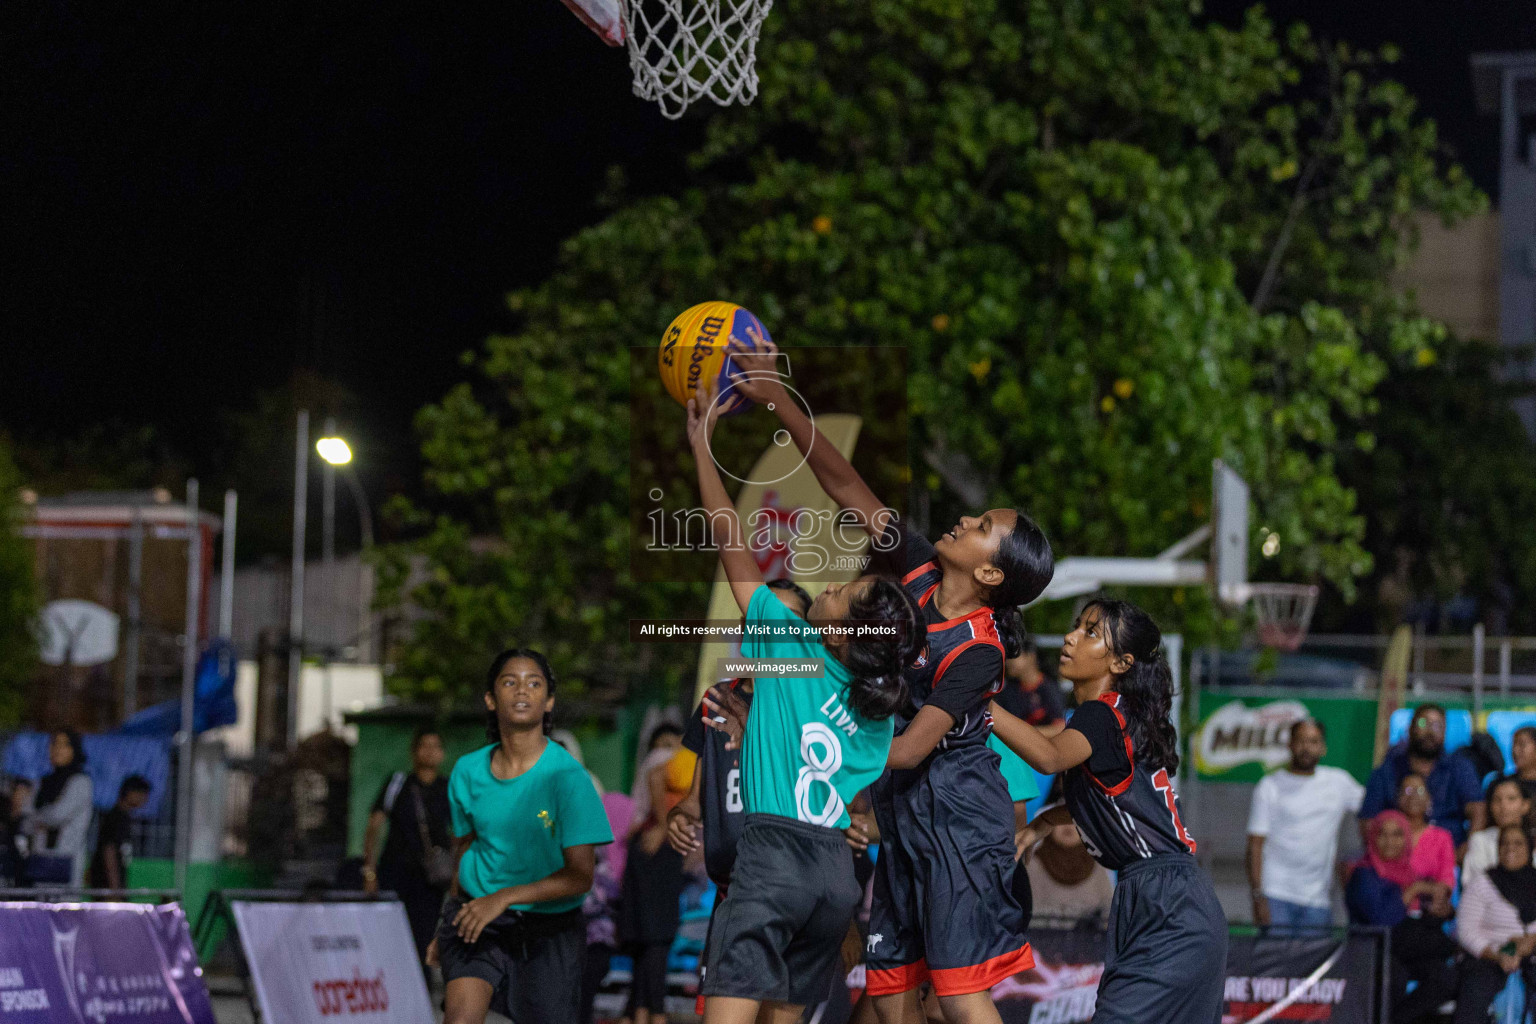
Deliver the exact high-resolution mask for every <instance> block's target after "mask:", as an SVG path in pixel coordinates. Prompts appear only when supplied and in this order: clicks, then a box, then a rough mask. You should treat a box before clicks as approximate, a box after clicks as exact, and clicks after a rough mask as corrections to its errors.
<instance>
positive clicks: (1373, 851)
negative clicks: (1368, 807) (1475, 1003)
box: [1344, 811, 1457, 1024]
mask: <svg viewBox="0 0 1536 1024" xmlns="http://www.w3.org/2000/svg"><path fill="white" fill-rule="evenodd" d="M1409 834H1410V826H1409V822H1408V819H1407V817H1406V816H1404V815H1403V813H1402V812H1401V811H1382V812H1381V813H1380V814H1378V815H1376V817H1374V818H1372V819H1371V820H1370V821H1369V822H1367V823H1366V827H1365V835H1366V850H1365V857H1364V858H1363V859H1362V860H1361V861H1360V862H1359V863H1358V864H1356V865H1355V867H1354V869H1353V870H1352V871H1351V872H1350V876H1349V882H1348V883H1347V884H1346V885H1345V887H1344V902H1345V903H1346V904H1347V905H1348V907H1349V916H1350V920H1351V921H1353V922H1354V923H1355V924H1364V925H1376V926H1378V927H1384V928H1391V929H1392V965H1391V986H1392V987H1391V992H1392V1013H1391V1021H1392V1024H1410V1022H1412V1021H1416V1020H1419V1019H1420V1018H1421V1017H1425V1016H1428V1015H1431V1014H1433V1013H1434V1012H1435V1011H1436V1010H1437V1009H1438V1008H1439V1006H1440V1004H1441V1003H1443V1002H1445V1001H1446V1000H1447V999H1449V998H1450V997H1451V996H1452V995H1453V994H1454V993H1455V991H1456V982H1457V977H1456V968H1455V966H1454V965H1453V964H1452V963H1451V961H1452V960H1453V959H1454V958H1455V956H1456V953H1457V950H1456V944H1455V943H1454V942H1452V941H1451V940H1450V939H1449V938H1447V937H1446V934H1445V932H1444V931H1443V930H1442V929H1441V927H1440V925H1441V921H1440V919H1439V918H1436V917H1433V916H1424V915H1423V912H1422V911H1421V909H1420V905H1421V903H1423V902H1424V901H1425V900H1426V898H1429V899H1431V900H1432V899H1433V898H1434V896H1435V895H1436V894H1437V893H1438V892H1439V889H1438V886H1439V883H1438V882H1437V881H1434V880H1431V879H1427V878H1421V877H1419V876H1418V875H1417V873H1416V872H1415V871H1414V867H1413V864H1412V863H1411V854H1410V850H1409V847H1408V840H1409ZM1410 982H1417V986H1416V987H1415V988H1414V990H1413V991H1412V992H1411V993H1410V992H1408V984H1409V983H1410Z"/></svg>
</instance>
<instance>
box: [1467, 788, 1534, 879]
mask: <svg viewBox="0 0 1536 1024" xmlns="http://www.w3.org/2000/svg"><path fill="white" fill-rule="evenodd" d="M1530 813H1531V802H1530V800H1528V799H1527V798H1526V795H1525V789H1524V788H1523V787H1522V786H1521V785H1520V780H1519V779H1517V778H1515V777H1514V776H1513V775H1506V776H1505V777H1504V778H1502V779H1499V780H1498V781H1497V782H1495V783H1494V784H1493V785H1492V786H1490V787H1489V789H1488V816H1489V817H1490V818H1492V819H1493V824H1492V825H1491V826H1490V827H1489V828H1485V829H1483V830H1482V831H1481V832H1474V833H1472V834H1471V835H1470V836H1468V837H1467V856H1466V858H1465V859H1464V860H1462V862H1461V891H1462V892H1466V891H1467V890H1468V889H1470V888H1472V882H1473V881H1474V880H1475V879H1476V878H1477V877H1478V876H1479V875H1484V874H1487V873H1488V871H1489V870H1490V869H1491V868H1493V867H1494V866H1495V865H1497V864H1498V863H1499V831H1500V830H1501V829H1505V828H1508V827H1509V826H1511V825H1523V824H1524V823H1525V819H1526V818H1527V817H1529V816H1530Z"/></svg>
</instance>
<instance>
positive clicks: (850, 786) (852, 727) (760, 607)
mask: <svg viewBox="0 0 1536 1024" xmlns="http://www.w3.org/2000/svg"><path fill="white" fill-rule="evenodd" d="M746 625H747V632H746V634H745V635H744V636H743V638H742V644H741V654H742V657H744V658H805V659H810V658H821V659H823V662H824V664H825V673H826V674H825V675H824V676H821V677H817V676H790V677H788V678H782V677H777V676H775V677H769V676H758V677H757V679H756V680H755V681H754V682H753V685H752V712H751V713H750V714H749V715H748V716H747V734H746V739H745V742H744V744H743V747H742V758H741V787H742V798H743V803H744V804H745V807H746V811H747V813H748V814H776V815H778V816H779V817H781V818H792V819H794V820H796V821H806V822H810V823H811V824H813V825H826V826H829V827H833V828H846V827H847V826H848V821H849V819H848V810H847V804H848V801H850V800H852V799H853V798H854V797H855V796H856V795H857V794H858V792H859V791H860V790H861V789H863V788H864V787H865V786H868V785H869V784H870V783H871V782H873V781H875V779H877V778H879V777H880V773H881V772H883V771H885V759H886V757H887V756H888V755H889V754H890V751H891V735H892V733H893V732H894V730H895V721H894V719H892V718H887V719H886V720H885V721H883V722H875V721H871V720H870V719H867V718H865V717H863V716H862V715H859V714H858V713H857V712H855V711H854V710H853V709H852V708H850V707H848V705H847V701H846V697H847V689H848V683H849V681H850V680H851V679H852V676H851V675H850V674H849V672H848V670H847V669H846V668H844V667H843V665H842V663H841V662H839V661H838V660H837V659H835V658H833V657H832V655H831V653H830V652H828V651H827V649H826V648H825V647H823V646H822V643H821V634H820V632H819V631H818V630H817V629H816V628H815V627H814V626H812V625H810V624H809V623H807V622H806V621H805V620H804V619H802V618H800V617H799V616H798V615H796V614H795V613H794V612H792V611H790V610H789V609H788V608H786V607H784V604H783V602H782V601H780V600H779V599H778V598H777V597H775V596H774V593H773V591H772V590H770V589H768V588H767V587H765V586H764V587H758V588H757V590H756V591H754V592H753V594H752V601H751V603H750V604H749V605H748V606H747V623H746ZM754 630H768V631H770V632H769V633H766V634H765V633H763V632H754Z"/></svg>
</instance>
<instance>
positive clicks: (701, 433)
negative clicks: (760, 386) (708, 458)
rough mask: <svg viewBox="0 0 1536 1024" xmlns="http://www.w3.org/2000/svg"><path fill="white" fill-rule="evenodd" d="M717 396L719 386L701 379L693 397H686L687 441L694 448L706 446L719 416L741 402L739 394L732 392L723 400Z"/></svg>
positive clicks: (718, 420)
mask: <svg viewBox="0 0 1536 1024" xmlns="http://www.w3.org/2000/svg"><path fill="white" fill-rule="evenodd" d="M719 397H720V392H719V386H718V385H717V384H716V383H715V381H713V380H703V379H701V380H700V381H699V384H698V387H696V388H694V391H693V397H692V398H690V399H688V443H689V444H691V445H692V446H693V448H694V450H698V449H699V448H708V447H709V439H710V436H711V435H713V434H714V432H715V424H716V423H719V422H720V417H721V416H723V415H725V414H726V413H728V412H731V411H732V410H734V409H735V408H736V407H737V406H738V405H740V404H741V403H742V398H741V396H739V395H735V394H733V395H731V397H729V398H727V399H726V400H725V401H724V402H721V401H719Z"/></svg>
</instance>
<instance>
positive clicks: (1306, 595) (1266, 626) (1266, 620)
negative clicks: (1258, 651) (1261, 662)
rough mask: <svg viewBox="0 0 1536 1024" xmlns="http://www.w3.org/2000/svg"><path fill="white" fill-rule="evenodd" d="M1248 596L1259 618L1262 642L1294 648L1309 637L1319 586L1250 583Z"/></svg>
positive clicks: (1285, 648)
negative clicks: (1308, 631) (1308, 628)
mask: <svg viewBox="0 0 1536 1024" xmlns="http://www.w3.org/2000/svg"><path fill="white" fill-rule="evenodd" d="M1247 590H1248V596H1249V598H1250V599H1251V600H1252V601H1253V610H1254V612H1255V613H1256V614H1257V615H1258V617H1259V642H1260V643H1261V644H1263V645H1264V646H1265V647H1274V648H1276V649H1278V650H1282V651H1294V650H1295V649H1296V648H1298V647H1300V646H1301V642H1302V641H1303V640H1305V639H1306V637H1307V627H1308V626H1310V625H1311V624H1312V611H1313V609H1314V608H1316V607H1317V594H1318V588H1317V587H1315V586H1313V585H1311V584H1310V583H1250V584H1248V587H1247Z"/></svg>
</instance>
